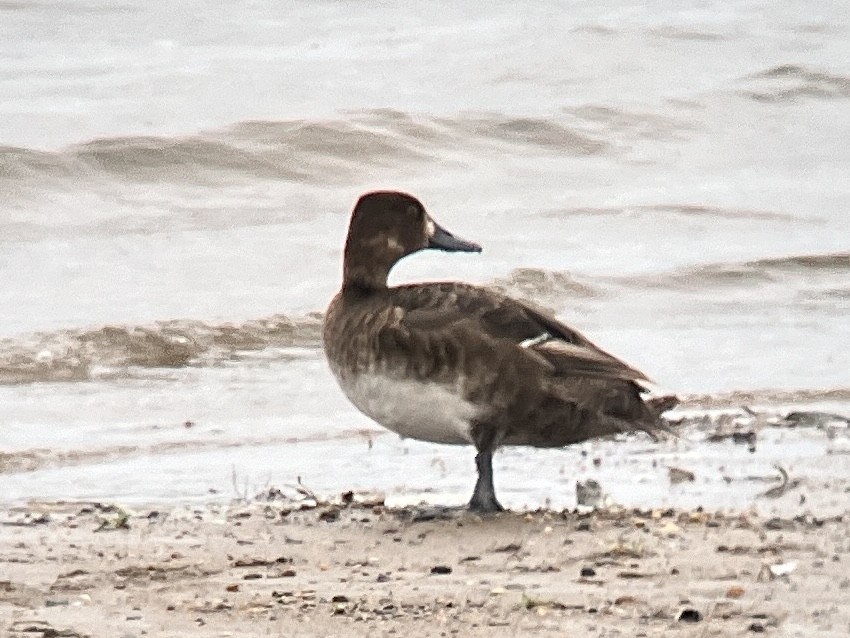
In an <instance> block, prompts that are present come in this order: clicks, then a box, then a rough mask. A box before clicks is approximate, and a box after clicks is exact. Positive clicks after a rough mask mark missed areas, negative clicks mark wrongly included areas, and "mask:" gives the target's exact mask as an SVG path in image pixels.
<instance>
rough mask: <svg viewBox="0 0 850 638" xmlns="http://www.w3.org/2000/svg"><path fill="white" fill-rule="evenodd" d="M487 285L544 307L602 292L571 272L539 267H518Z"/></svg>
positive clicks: (596, 295) (592, 296)
mask: <svg viewBox="0 0 850 638" xmlns="http://www.w3.org/2000/svg"><path fill="white" fill-rule="evenodd" d="M490 287H491V288H493V289H494V290H497V291H498V292H501V293H504V294H506V295H510V296H512V297H517V298H519V299H523V300H525V301H529V302H532V303H534V304H536V305H544V306H545V305H553V306H557V305H559V304H560V302H563V301H564V300H565V299H577V298H578V299H582V298H585V299H587V298H595V297H600V296H602V295H603V294H604V292H603V290H602V289H601V288H600V287H599V286H596V285H594V284H591V283H590V282H588V281H583V280H579V279H577V278H576V277H575V276H574V275H571V274H570V273H567V272H558V271H551V270H543V269H540V268H517V269H516V270H513V271H511V272H510V273H509V274H508V275H507V276H505V277H500V278H499V279H495V280H493V281H492V282H491V283H490Z"/></svg>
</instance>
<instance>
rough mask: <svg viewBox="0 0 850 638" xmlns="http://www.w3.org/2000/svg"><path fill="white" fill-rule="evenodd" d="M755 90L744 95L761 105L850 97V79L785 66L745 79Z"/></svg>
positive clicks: (791, 65) (788, 65)
mask: <svg viewBox="0 0 850 638" xmlns="http://www.w3.org/2000/svg"><path fill="white" fill-rule="evenodd" d="M743 81H745V82H747V83H748V84H750V85H752V87H753V88H751V89H748V90H745V91H743V92H742V93H743V95H745V96H746V97H749V98H750V99H753V100H756V101H758V102H793V101H795V100H797V99H798V98H803V97H814V98H833V99H834V98H847V97H850V76H846V75H839V74H836V73H829V72H827V71H820V70H816V69H811V68H808V67H805V66H801V65H797V64H782V65H779V66H775V67H771V68H769V69H766V70H764V71H761V72H759V73H755V74H753V75H750V76H747V77H745V78H743Z"/></svg>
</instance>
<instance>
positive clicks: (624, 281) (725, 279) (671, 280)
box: [609, 252, 850, 290]
mask: <svg viewBox="0 0 850 638" xmlns="http://www.w3.org/2000/svg"><path fill="white" fill-rule="evenodd" d="M844 274H850V253H845V252H841V253H827V254H822V255H790V256H787V257H773V258H767V259H757V260H753V261H744V262H723V263H714V264H704V265H699V266H690V267H687V268H683V269H678V270H674V271H672V272H664V273H651V274H646V275H637V276H632V277H621V278H615V279H611V280H609V281H612V282H614V283H617V284H620V285H623V286H627V287H648V288H671V289H688V290H698V289H704V288H709V287H717V286H747V285H755V284H761V283H773V282H782V281H785V280H787V279H788V277H790V276H801V277H813V276H819V275H844Z"/></svg>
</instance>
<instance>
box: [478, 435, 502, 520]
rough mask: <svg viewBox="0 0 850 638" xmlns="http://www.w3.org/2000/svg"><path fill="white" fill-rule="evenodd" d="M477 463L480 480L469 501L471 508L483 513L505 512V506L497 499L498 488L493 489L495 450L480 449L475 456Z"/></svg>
mask: <svg viewBox="0 0 850 638" xmlns="http://www.w3.org/2000/svg"><path fill="white" fill-rule="evenodd" d="M475 465H476V467H477V468H478V480H477V481H476V482H475V491H474V492H473V493H472V499H471V500H470V501H469V509H470V510H472V511H473V512H480V513H482V514H491V513H493V512H504V511H505V508H504V507H502V505H501V504H500V503H499V501H498V500H497V499H496V490H495V489H493V451H492V450H481V451H479V452H478V454H477V455H476V456H475Z"/></svg>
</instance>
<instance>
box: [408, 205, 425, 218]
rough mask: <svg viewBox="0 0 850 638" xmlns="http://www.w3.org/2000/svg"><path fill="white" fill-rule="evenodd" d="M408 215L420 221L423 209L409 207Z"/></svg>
mask: <svg viewBox="0 0 850 638" xmlns="http://www.w3.org/2000/svg"><path fill="white" fill-rule="evenodd" d="M407 214H408V215H410V216H411V217H413V218H415V219H419V218H421V217H422V209H421V208H419V207H418V206H414V205H413V204H411V205H410V206H408V207H407Z"/></svg>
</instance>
